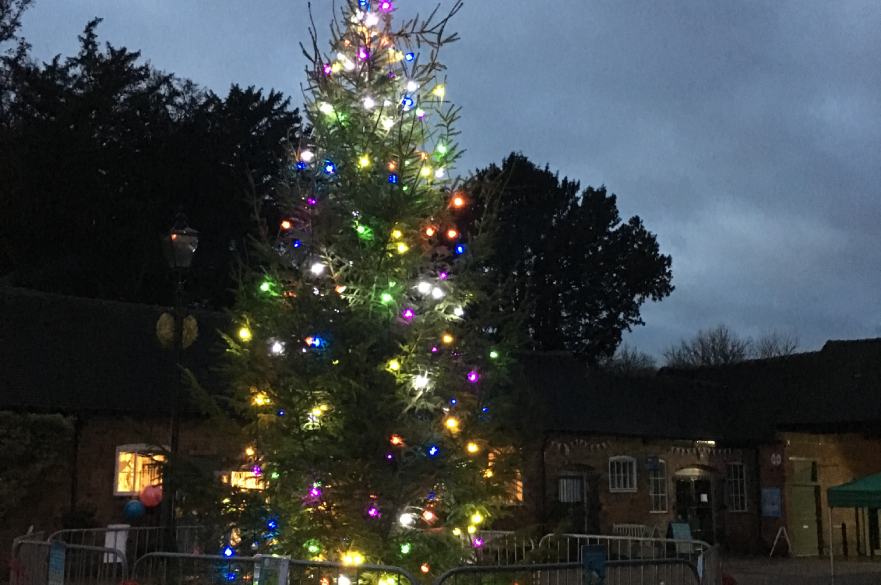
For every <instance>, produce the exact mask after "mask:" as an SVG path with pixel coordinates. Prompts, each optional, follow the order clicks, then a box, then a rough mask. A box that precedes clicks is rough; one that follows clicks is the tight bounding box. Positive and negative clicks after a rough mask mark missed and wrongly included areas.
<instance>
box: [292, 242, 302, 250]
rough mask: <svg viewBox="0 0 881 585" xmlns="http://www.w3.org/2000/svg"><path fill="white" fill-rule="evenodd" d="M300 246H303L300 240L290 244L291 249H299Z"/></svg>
mask: <svg viewBox="0 0 881 585" xmlns="http://www.w3.org/2000/svg"><path fill="white" fill-rule="evenodd" d="M302 245H303V242H302V241H300V240H294V241H293V242H291V247H293V248H299V247H300V246H302Z"/></svg>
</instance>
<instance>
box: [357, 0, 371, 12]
mask: <svg viewBox="0 0 881 585" xmlns="http://www.w3.org/2000/svg"><path fill="white" fill-rule="evenodd" d="M358 8H360V9H361V10H370V0H358Z"/></svg>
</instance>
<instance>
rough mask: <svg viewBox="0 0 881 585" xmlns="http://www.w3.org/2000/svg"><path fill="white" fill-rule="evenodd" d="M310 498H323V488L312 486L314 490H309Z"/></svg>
mask: <svg viewBox="0 0 881 585" xmlns="http://www.w3.org/2000/svg"><path fill="white" fill-rule="evenodd" d="M309 497H310V498H315V499H318V498H320V497H321V488H320V487H318V486H317V485H314V486H312V489H310V490H309Z"/></svg>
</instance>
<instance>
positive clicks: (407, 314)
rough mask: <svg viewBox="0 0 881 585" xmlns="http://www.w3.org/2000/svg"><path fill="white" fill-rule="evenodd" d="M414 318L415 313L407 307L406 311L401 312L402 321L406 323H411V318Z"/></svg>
mask: <svg viewBox="0 0 881 585" xmlns="http://www.w3.org/2000/svg"><path fill="white" fill-rule="evenodd" d="M415 316H416V311H414V310H413V309H411V308H409V307H407V308H406V309H404V310H403V311H402V312H401V317H403V318H404V321H407V322H410V321H412V320H413V317H415Z"/></svg>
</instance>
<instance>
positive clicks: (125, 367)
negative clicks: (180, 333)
mask: <svg viewBox="0 0 881 585" xmlns="http://www.w3.org/2000/svg"><path fill="white" fill-rule="evenodd" d="M168 311H169V309H166V308H162V307H154V306H147V305H138V304H132V303H121V302H115V301H106V300H94V299H83V298H76V297H67V296H61V295H54V294H48V293H42V292H35V291H30V290H24V289H17V288H3V287H0V323H2V326H0V408H3V409H16V410H19V409H21V410H31V411H51V412H65V413H83V412H106V413H114V412H117V413H127V414H143V415H150V414H164V413H167V412H168V411H169V409H170V405H171V398H172V392H173V389H174V387H175V382H176V379H177V378H176V376H177V372H178V370H177V368H176V365H175V356H174V352H172V351H168V350H164V349H162V348H161V347H160V345H159V342H158V340H157V337H156V321H157V319H158V318H159V316H160V315H161V314H162V313H163V312H168ZM191 314H193V315H194V316H195V317H196V319H197V322H198V324H199V335H198V337H197V339H196V341H195V342H194V343H193V345H192V346H191V347H189V348H188V349H187V350H185V351H184V353H183V362H184V365H185V366H186V367H188V368H190V369H191V370H193V371H194V373H196V375H197V377H198V379H199V381H200V383H202V384H203V385H204V386H206V387H209V388H210V387H212V385H216V378H217V377H216V376H215V375H214V374H213V373H212V371H211V364H212V361H213V360H212V357H214V356H215V354H216V352H218V351H219V348H220V346H219V342H220V338H219V337H218V335H217V334H216V331H217V330H218V329H219V328H220V327H222V326H223V323H224V321H225V319H224V316H223V315H221V314H218V313H211V312H206V311H191ZM184 407H185V408H186V407H187V405H186V404H184ZM189 407H190V408H192V405H190V406H189Z"/></svg>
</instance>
